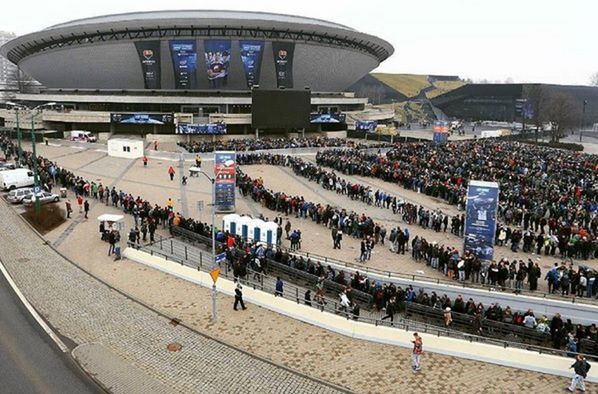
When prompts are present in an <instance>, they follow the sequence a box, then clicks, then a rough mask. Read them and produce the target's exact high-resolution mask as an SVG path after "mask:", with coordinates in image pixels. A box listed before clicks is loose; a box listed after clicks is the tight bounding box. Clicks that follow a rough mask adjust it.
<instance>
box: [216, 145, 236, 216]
mask: <svg viewBox="0 0 598 394" xmlns="http://www.w3.org/2000/svg"><path fill="white" fill-rule="evenodd" d="M236 164H237V157H236V153H235V152H231V151H217V152H214V179H215V181H214V205H215V206H216V211H218V212H231V211H234V210H235V184H236V175H237V169H236Z"/></svg>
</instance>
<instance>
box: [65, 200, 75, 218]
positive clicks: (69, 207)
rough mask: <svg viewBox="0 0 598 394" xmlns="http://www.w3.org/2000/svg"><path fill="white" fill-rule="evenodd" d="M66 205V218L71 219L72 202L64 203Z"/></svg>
mask: <svg viewBox="0 0 598 394" xmlns="http://www.w3.org/2000/svg"><path fill="white" fill-rule="evenodd" d="M64 205H66V218H67V219H70V218H71V213H73V207H71V201H70V200H66V201H65V202H64Z"/></svg>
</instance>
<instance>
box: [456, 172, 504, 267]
mask: <svg viewBox="0 0 598 394" xmlns="http://www.w3.org/2000/svg"><path fill="white" fill-rule="evenodd" d="M498 193H499V188H498V183H496V182H482V181H470V182H469V187H468V188H467V206H466V208H465V242H464V245H463V249H464V250H469V251H470V252H471V253H473V254H474V255H475V256H476V257H477V258H478V259H479V260H480V261H483V262H490V261H491V260H492V256H493V255H494V236H495V233H496V211H497V208H498Z"/></svg>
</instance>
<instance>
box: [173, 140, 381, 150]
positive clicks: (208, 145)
mask: <svg viewBox="0 0 598 394" xmlns="http://www.w3.org/2000/svg"><path fill="white" fill-rule="evenodd" d="M178 145H179V146H180V147H182V148H184V149H185V150H186V151H187V152H192V153H203V152H214V151H218V150H232V151H237V152H245V151H257V150H269V149H291V148H339V147H347V148H358V149H359V148H364V147H381V146H387V145H388V146H390V145H389V144H386V143H382V144H369V145H364V144H362V143H360V142H356V141H353V140H349V139H346V138H335V137H307V138H263V139H254V138H243V139H230V140H223V141H214V142H213V141H199V140H198V141H191V142H179V143H178Z"/></svg>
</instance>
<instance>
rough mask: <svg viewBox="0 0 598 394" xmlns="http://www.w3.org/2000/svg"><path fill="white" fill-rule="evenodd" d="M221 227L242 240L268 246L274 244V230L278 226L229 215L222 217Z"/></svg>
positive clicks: (246, 217)
mask: <svg viewBox="0 0 598 394" xmlns="http://www.w3.org/2000/svg"><path fill="white" fill-rule="evenodd" d="M222 227H223V228H224V230H225V231H228V232H229V233H231V234H234V235H238V236H240V237H241V238H243V239H249V240H251V241H256V242H261V243H265V244H268V245H274V244H276V230H277V228H278V225H277V224H276V223H274V222H264V221H263V220H261V219H252V218H250V217H248V216H241V215H237V214H230V215H225V216H223V217H222Z"/></svg>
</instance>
